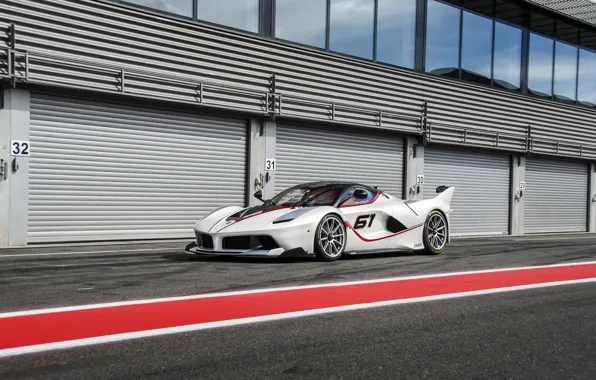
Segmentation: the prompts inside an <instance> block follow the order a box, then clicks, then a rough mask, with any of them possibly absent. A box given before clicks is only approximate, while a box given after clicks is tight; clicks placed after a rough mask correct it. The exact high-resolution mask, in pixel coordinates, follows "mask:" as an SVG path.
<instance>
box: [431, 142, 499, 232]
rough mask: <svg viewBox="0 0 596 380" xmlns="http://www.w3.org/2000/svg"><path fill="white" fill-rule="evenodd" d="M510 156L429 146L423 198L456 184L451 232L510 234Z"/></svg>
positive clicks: (433, 195)
mask: <svg viewBox="0 0 596 380" xmlns="http://www.w3.org/2000/svg"><path fill="white" fill-rule="evenodd" d="M509 176H510V158H509V156H507V155H502V154H494V153H486V152H472V151H466V150H461V149H449V148H442V147H441V148H440V147H435V146H428V147H427V148H426V150H425V152H424V182H425V183H424V198H426V199H428V198H432V197H435V196H436V195H437V194H436V188H437V187H438V186H441V185H446V186H455V187H456V189H455V194H454V196H453V200H452V203H451V206H452V208H453V214H452V215H451V228H452V229H451V233H452V234H453V235H454V236H462V235H496V234H508V233H509V181H510V179H509Z"/></svg>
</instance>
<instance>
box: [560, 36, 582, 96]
mask: <svg viewBox="0 0 596 380" xmlns="http://www.w3.org/2000/svg"><path fill="white" fill-rule="evenodd" d="M576 73H577V47H575V46H572V45H568V44H566V43H563V42H557V43H556V45H555V98H556V99H558V100H562V101H565V102H575V88H576V80H577V74H576Z"/></svg>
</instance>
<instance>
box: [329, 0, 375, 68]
mask: <svg viewBox="0 0 596 380" xmlns="http://www.w3.org/2000/svg"><path fill="white" fill-rule="evenodd" d="M374 13H375V2H374V0H331V30H330V36H329V45H330V46H329V49H331V50H334V51H337V52H340V53H344V54H350V55H355V56H357V57H362V58H368V59H372V55H373V39H374Z"/></svg>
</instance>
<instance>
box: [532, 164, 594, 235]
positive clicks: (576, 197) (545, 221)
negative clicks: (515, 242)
mask: <svg viewBox="0 0 596 380" xmlns="http://www.w3.org/2000/svg"><path fill="white" fill-rule="evenodd" d="M524 198H525V199H524V231H525V232H530V233H532V232H570V231H586V226H587V208H588V203H587V202H588V165H587V164H586V163H584V162H573V161H562V160H553V159H545V158H539V157H528V158H527V160H526V190H525V191H524Z"/></svg>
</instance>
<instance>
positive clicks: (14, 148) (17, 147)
mask: <svg viewBox="0 0 596 380" xmlns="http://www.w3.org/2000/svg"><path fill="white" fill-rule="evenodd" d="M30 146H31V145H30V144H29V141H21V140H12V141H11V142H10V155H11V156H29V154H30V153H29V148H30Z"/></svg>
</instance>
